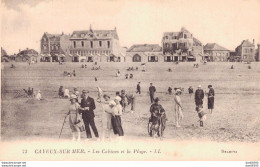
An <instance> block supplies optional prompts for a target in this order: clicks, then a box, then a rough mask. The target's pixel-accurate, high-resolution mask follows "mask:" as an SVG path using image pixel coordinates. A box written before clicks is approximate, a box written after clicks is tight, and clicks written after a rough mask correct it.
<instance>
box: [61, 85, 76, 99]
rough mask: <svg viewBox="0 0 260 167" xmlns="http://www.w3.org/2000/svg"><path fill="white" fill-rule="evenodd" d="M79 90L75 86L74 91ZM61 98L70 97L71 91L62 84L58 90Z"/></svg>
mask: <svg viewBox="0 0 260 167" xmlns="http://www.w3.org/2000/svg"><path fill="white" fill-rule="evenodd" d="M75 92H78V89H77V88H74V93H75ZM58 95H59V98H70V91H69V89H67V88H64V87H63V86H60V88H59V91H58Z"/></svg>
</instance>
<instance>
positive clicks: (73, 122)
mask: <svg viewBox="0 0 260 167" xmlns="http://www.w3.org/2000/svg"><path fill="white" fill-rule="evenodd" d="M75 115H76V114H70V115H69V123H70V129H71V131H72V132H80V129H79V125H80V123H78V124H76V123H77V119H76V116H75Z"/></svg>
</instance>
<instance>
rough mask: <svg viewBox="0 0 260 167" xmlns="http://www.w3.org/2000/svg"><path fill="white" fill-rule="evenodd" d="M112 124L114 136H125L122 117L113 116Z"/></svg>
mask: <svg viewBox="0 0 260 167" xmlns="http://www.w3.org/2000/svg"><path fill="white" fill-rule="evenodd" d="M111 123H112V127H113V131H114V134H118V135H119V136H124V131H123V128H122V122H121V117H120V116H118V115H116V116H112V118H111Z"/></svg>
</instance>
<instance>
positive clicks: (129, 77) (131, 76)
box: [125, 74, 134, 79]
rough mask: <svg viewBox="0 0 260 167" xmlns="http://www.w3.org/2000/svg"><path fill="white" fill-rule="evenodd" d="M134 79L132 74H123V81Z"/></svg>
mask: <svg viewBox="0 0 260 167" xmlns="http://www.w3.org/2000/svg"><path fill="white" fill-rule="evenodd" d="M133 77H134V75H133V74H129V75H128V74H125V79H132V78H133Z"/></svg>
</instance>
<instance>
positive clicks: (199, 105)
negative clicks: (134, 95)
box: [149, 83, 215, 127]
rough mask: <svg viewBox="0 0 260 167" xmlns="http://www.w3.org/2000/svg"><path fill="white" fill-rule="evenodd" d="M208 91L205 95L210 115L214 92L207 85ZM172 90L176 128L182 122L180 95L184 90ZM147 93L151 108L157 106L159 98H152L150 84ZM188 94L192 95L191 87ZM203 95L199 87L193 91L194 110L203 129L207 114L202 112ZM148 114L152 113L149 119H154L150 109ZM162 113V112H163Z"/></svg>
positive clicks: (170, 89)
mask: <svg viewBox="0 0 260 167" xmlns="http://www.w3.org/2000/svg"><path fill="white" fill-rule="evenodd" d="M208 89H209V91H208V93H206V94H207V96H208V110H209V113H211V114H212V111H213V109H214V97H215V92H214V89H213V87H212V85H208ZM174 90H175V96H174V102H175V103H174V111H175V121H176V127H180V123H181V121H182V120H183V112H182V111H183V106H182V102H181V97H180V95H181V94H182V92H183V91H184V89H183V88H174ZM149 92H150V100H151V103H152V106H153V105H154V104H158V103H159V98H154V93H155V92H156V88H155V87H154V86H153V84H152V83H150V87H149ZM188 92H189V94H190V96H192V94H193V88H192V86H190V87H189V88H188ZM168 93H169V94H171V93H172V88H171V87H169V88H168ZM204 95H205V93H204V91H203V90H202V88H201V85H199V86H198V89H197V90H196V91H195V96H194V97H195V105H196V107H195V110H196V112H197V114H198V117H199V122H200V127H203V122H204V121H205V120H206V114H207V113H206V112H205V111H204V110H203V100H204ZM155 99H156V100H155ZM152 106H151V108H152ZM150 112H151V113H152V115H151V118H152V117H154V116H153V112H152V109H150ZM163 112H164V110H163ZM153 120H155V119H153Z"/></svg>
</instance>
